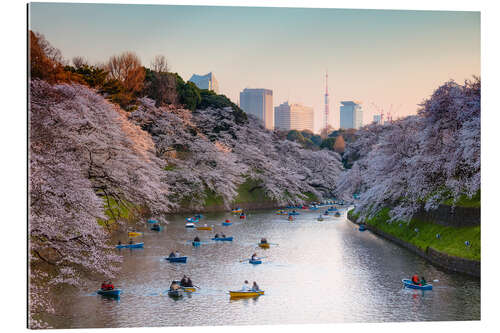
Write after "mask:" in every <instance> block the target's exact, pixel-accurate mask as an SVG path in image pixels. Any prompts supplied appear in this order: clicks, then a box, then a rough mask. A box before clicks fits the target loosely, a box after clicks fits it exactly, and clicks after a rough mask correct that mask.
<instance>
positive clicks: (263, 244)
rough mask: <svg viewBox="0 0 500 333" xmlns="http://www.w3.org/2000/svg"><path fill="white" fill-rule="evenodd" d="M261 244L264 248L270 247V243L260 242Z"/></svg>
mask: <svg viewBox="0 0 500 333" xmlns="http://www.w3.org/2000/svg"><path fill="white" fill-rule="evenodd" d="M259 246H260V247H261V248H263V249H268V248H269V246H270V245H269V243H259Z"/></svg>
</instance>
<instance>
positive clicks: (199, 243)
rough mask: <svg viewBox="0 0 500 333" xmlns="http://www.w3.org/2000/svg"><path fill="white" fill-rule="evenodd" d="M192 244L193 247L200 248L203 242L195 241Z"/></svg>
mask: <svg viewBox="0 0 500 333" xmlns="http://www.w3.org/2000/svg"><path fill="white" fill-rule="evenodd" d="M191 244H193V246H200V245H201V242H195V241H193V242H192V243H191Z"/></svg>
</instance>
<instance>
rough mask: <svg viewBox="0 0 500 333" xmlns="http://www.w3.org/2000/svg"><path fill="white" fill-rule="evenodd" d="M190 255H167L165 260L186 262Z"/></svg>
mask: <svg viewBox="0 0 500 333" xmlns="http://www.w3.org/2000/svg"><path fill="white" fill-rule="evenodd" d="M187 258H188V257H167V258H165V260H168V261H170V262H184V263H185V262H186V261H187Z"/></svg>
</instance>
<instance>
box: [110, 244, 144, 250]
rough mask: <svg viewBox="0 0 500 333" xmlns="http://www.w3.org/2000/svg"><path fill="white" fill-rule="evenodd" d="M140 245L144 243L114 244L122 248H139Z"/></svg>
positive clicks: (142, 245)
mask: <svg viewBox="0 0 500 333" xmlns="http://www.w3.org/2000/svg"><path fill="white" fill-rule="evenodd" d="M141 247H144V243H137V244H121V245H116V248H117V249H123V248H127V249H137V248H141Z"/></svg>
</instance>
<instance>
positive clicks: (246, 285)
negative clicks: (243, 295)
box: [241, 280, 250, 291]
mask: <svg viewBox="0 0 500 333" xmlns="http://www.w3.org/2000/svg"><path fill="white" fill-rule="evenodd" d="M249 290H250V286H249V285H248V281H247V280H245V283H243V287H241V291H249Z"/></svg>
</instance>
